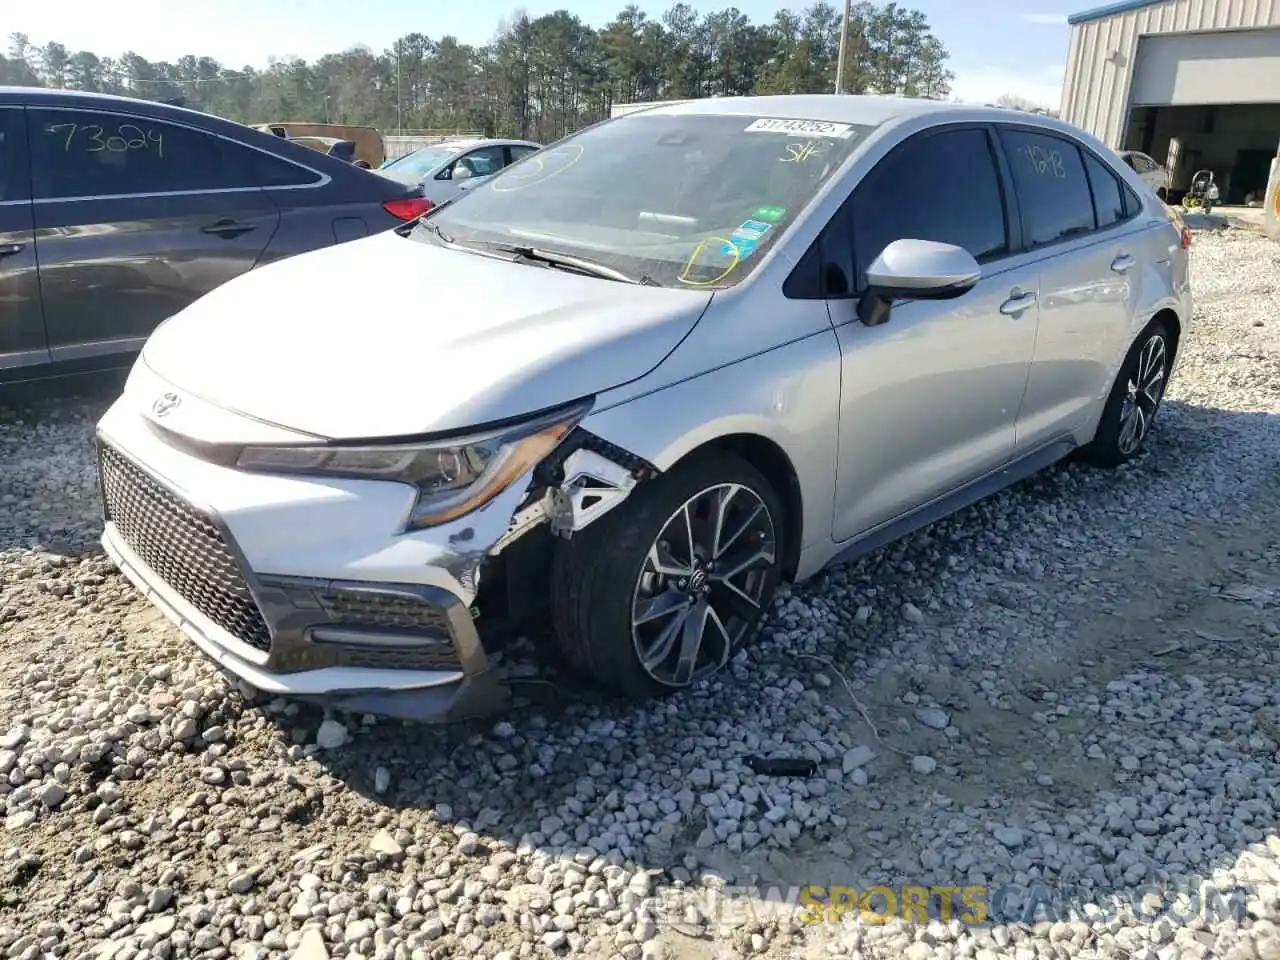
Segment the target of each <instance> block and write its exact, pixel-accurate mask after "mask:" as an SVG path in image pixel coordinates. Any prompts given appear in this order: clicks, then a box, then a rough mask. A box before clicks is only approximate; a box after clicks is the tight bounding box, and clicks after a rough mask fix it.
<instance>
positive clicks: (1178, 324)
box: [1139, 307, 1182, 369]
mask: <svg viewBox="0 0 1280 960" xmlns="http://www.w3.org/2000/svg"><path fill="white" fill-rule="evenodd" d="M1156 321H1159V322H1160V323H1163V324H1164V325H1165V327H1166V328H1168V330H1169V336H1170V338H1172V340H1173V343H1171V344H1170V347H1171V348H1172V350H1173V356H1172V357H1171V358H1170V360H1169V368H1170V369H1172V368H1173V362H1174V361H1175V360H1177V358H1178V348H1179V346H1180V345H1181V343H1182V320H1181V319H1180V318H1179V317H1178V314H1177V312H1176V311H1174V309H1173V308H1172V307H1162V308H1161V309H1159V310H1157V311H1156V312H1155V314H1154V315H1153V316H1152V317H1151V320H1149V321H1148V322H1147V326H1150V325H1151V324H1152V323H1155V322H1156ZM1144 329H1145V328H1144ZM1139 336H1141V333H1139Z"/></svg>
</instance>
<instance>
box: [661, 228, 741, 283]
mask: <svg viewBox="0 0 1280 960" xmlns="http://www.w3.org/2000/svg"><path fill="white" fill-rule="evenodd" d="M708 249H713V250H715V252H716V253H718V254H719V255H721V256H727V257H732V258H733V259H732V261H731V262H730V263H729V266H727V267H725V268H724V270H722V271H721V272H720V273H718V274H716V275H715V276H714V277H712V278H711V279H710V280H695V279H694V278H693V277H692V276H691V274H692V273H693V271H694V270H695V269H697V267H698V266H699V264H698V258H699V257H700V256H702V255H703V254H705V253H707V252H708ZM741 262H742V254H741V253H739V252H738V248H737V246H736V245H735V244H734V242H733V241H732V240H730V239H728V238H727V237H704V238H703V239H702V240H699V241H698V245H697V246H696V247H694V248H693V253H691V254H689V259H688V260H686V261H685V262H684V269H683V270H681V271H680V276H678V277H676V279H677V280H679V281H680V282H681V283H687V284H688V285H689V286H691V287H712V286H715V285H716V284H717V283H721V282H723V281H724V278H725V277H727V276H729V274H731V273H733V271H734V270H735V269H736V268H737V266H738V264H739V263H741Z"/></svg>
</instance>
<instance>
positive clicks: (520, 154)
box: [508, 147, 537, 163]
mask: <svg viewBox="0 0 1280 960" xmlns="http://www.w3.org/2000/svg"><path fill="white" fill-rule="evenodd" d="M508 152H509V153H510V154H511V162H512V163H515V162H516V161H517V160H523V159H524V158H525V157H527V156H528V155H529V154H531V153H537V151H536V150H535V149H534V148H533V147H511V148H510V149H509V151H508Z"/></svg>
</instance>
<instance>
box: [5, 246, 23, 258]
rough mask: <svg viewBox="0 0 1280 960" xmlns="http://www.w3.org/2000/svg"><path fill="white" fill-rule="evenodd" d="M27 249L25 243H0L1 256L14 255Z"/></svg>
mask: <svg viewBox="0 0 1280 960" xmlns="http://www.w3.org/2000/svg"><path fill="white" fill-rule="evenodd" d="M25 249H27V245H26V244H25V243H0V257H12V256H13V255H14V254H15V253H21V252H22V251H23V250H25Z"/></svg>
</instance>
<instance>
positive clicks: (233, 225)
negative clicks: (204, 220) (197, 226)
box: [204, 218, 258, 237]
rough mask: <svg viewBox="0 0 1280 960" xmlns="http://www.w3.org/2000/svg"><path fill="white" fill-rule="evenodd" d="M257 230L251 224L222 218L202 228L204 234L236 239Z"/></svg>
mask: <svg viewBox="0 0 1280 960" xmlns="http://www.w3.org/2000/svg"><path fill="white" fill-rule="evenodd" d="M256 229H258V228H257V227H256V226H255V225H254V224H252V223H239V222H238V221H235V220H231V219H228V218H223V219H222V220H219V221H218V222H217V223H215V224H213V225H212V226H208V227H205V228H204V232H205V233H212V234H214V235H215V236H219V237H238V236H240V235H241V234H242V233H249V232H250V231H252V230H256Z"/></svg>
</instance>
